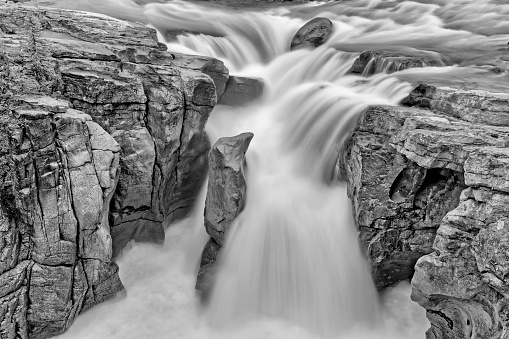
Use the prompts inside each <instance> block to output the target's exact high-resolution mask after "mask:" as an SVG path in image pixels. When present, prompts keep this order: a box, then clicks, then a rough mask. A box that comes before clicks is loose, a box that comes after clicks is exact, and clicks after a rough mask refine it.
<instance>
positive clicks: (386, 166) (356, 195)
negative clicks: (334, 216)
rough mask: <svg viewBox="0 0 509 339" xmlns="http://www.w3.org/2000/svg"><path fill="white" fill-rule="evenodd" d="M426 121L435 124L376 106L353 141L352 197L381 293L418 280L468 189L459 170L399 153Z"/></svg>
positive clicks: (408, 111) (421, 115) (412, 112)
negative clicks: (422, 262) (423, 261)
mask: <svg viewBox="0 0 509 339" xmlns="http://www.w3.org/2000/svg"><path fill="white" fill-rule="evenodd" d="M420 121H430V122H431V121H433V120H432V116H431V113H429V112H427V111H421V110H418V109H412V108H401V107H389V106H376V107H370V108H368V109H367V110H366V111H365V112H364V114H363V115H362V117H361V119H360V121H359V123H358V126H357V128H356V129H355V131H354V132H353V135H352V138H351V139H350V140H349V141H348V143H347V151H346V158H345V164H346V166H345V167H346V168H345V169H346V177H347V182H348V194H349V196H350V197H351V199H352V202H353V207H354V216H355V220H356V222H357V226H358V227H359V230H360V240H361V246H362V248H363V249H364V252H365V253H366V255H367V257H368V260H369V262H370V265H371V270H372V275H373V279H374V281H375V284H376V286H377V287H378V288H379V289H382V288H384V287H387V286H390V285H392V284H395V283H397V282H399V281H401V280H404V279H408V278H410V277H412V275H413V266H414V264H415V262H416V261H417V259H418V258H419V257H421V256H422V255H424V254H428V253H430V252H432V245H433V240H434V238H435V233H436V230H437V228H438V226H439V224H440V221H441V219H442V218H443V217H444V216H445V214H446V213H447V212H448V211H450V210H452V209H453V208H455V207H456V206H457V204H458V202H459V196H460V193H461V191H462V190H463V188H464V187H465V184H464V175H463V173H462V172H461V171H458V170H457V169H456V168H443V169H440V168H437V167H435V166H432V164H431V163H430V164H427V163H426V164H419V163H417V162H415V161H413V159H411V158H408V157H407V156H405V154H403V153H401V152H400V151H398V149H399V148H400V146H399V144H400V143H402V144H404V145H407V143H405V142H408V141H409V139H411V133H412V132H413V131H414V132H416V133H417V132H418V131H419V132H420V131H421V129H420V128H417V127H414V126H415V124H417V123H418V122H420ZM441 123H443V122H440V121H438V122H435V124H436V125H440V124H441ZM410 126H412V127H411V128H412V131H411V130H410V129H411V128H410ZM419 127H420V126H419ZM413 128H415V129H413ZM422 132H423V133H426V132H428V133H432V132H430V131H429V130H424V131H422ZM402 139H403V140H402ZM451 139H454V136H451Z"/></svg>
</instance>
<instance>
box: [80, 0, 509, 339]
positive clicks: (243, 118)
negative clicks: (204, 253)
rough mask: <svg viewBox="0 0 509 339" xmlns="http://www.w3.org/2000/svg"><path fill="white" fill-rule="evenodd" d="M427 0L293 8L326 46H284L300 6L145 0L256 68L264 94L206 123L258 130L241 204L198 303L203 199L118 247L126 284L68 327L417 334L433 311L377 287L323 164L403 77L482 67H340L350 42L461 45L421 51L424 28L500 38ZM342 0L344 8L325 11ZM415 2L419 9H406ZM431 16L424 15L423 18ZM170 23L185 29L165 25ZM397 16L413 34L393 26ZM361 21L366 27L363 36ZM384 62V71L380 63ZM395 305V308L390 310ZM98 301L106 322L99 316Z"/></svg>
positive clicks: (169, 333) (399, 93)
mask: <svg viewBox="0 0 509 339" xmlns="http://www.w3.org/2000/svg"><path fill="white" fill-rule="evenodd" d="M436 2H437V4H419V3H414V2H404V1H395V4H394V6H392V5H391V6H392V7H390V10H387V9H386V8H385V7H384V6H382V5H381V4H382V3H381V2H380V1H378V0H370V1H361V0H358V1H354V0H352V3H355V4H358V5H359V7H360V8H356V9H355V10H354V9H348V5H345V4H342V3H339V4H336V3H334V4H326V5H323V6H322V5H320V6H317V7H311V6H308V7H302V8H306V9H307V10H309V11H310V12H302V13H301V14H302V17H305V15H304V14H303V13H315V12H316V13H321V14H324V13H325V14H329V15H330V17H331V18H332V19H333V21H334V23H335V27H336V31H335V35H334V36H333V38H332V39H331V41H329V42H328V43H327V44H326V45H325V46H322V47H319V48H317V49H315V50H298V51H293V52H290V51H289V48H288V47H289V40H290V37H291V33H292V32H295V31H296V29H297V28H298V27H299V26H300V25H301V24H302V23H303V22H304V21H305V20H304V19H303V18H299V17H298V18H292V17H290V16H287V14H288V12H286V11H285V10H270V11H269V10H267V11H259V12H257V13H242V12H235V11H230V10H218V9H217V8H205V7H201V6H198V5H195V4H190V3H185V2H181V1H173V2H171V3H157V4H149V5H146V6H144V15H145V18H146V19H147V21H148V22H150V24H152V25H153V26H155V27H157V28H158V29H159V30H160V32H161V36H162V38H164V39H166V41H167V43H168V45H169V47H170V49H172V50H175V49H179V50H180V51H187V52H190V53H197V54H205V55H210V56H213V57H218V58H221V59H222V60H224V61H225V63H226V64H227V65H228V66H229V67H230V68H231V69H232V70H233V71H234V72H235V73H237V74H238V73H241V74H243V75H247V76H255V77H261V78H263V79H264V81H265V93H264V95H263V97H262V98H261V99H259V100H258V101H256V102H254V103H252V104H250V105H247V106H244V107H237V108H231V107H226V106H217V107H216V108H215V109H214V111H213V113H212V116H211V118H210V120H209V124H208V126H207V129H208V132H209V135H210V136H211V140H212V141H213V142H214V141H215V140H217V139H218V138H219V137H224V136H233V135H236V134H239V133H242V132H253V133H254V134H255V137H254V139H253V141H252V143H251V146H250V148H249V151H248V153H247V164H248V166H247V171H246V173H247V185H248V189H247V200H246V206H245V209H244V211H243V212H242V213H241V215H240V216H239V217H238V218H237V220H236V221H235V222H234V225H233V227H232V229H231V232H230V234H229V235H228V238H227V241H226V244H225V246H224V248H223V250H222V254H221V256H220V258H219V262H218V265H219V271H218V275H217V279H216V282H215V286H214V289H213V291H212V295H211V299H210V303H209V304H208V306H207V308H206V309H204V310H202V309H200V307H199V306H198V300H197V297H196V296H195V294H194V292H193V287H194V278H195V274H196V272H195V271H196V264H197V258H198V257H199V255H200V251H201V248H202V247H203V244H204V242H205V241H206V236H205V233H204V229H203V221H202V211H203V207H198V208H197V210H196V212H195V215H194V218H192V219H190V220H187V221H185V222H183V223H181V224H179V225H174V226H172V227H171V228H170V229H169V231H168V232H169V233H168V237H169V241H168V243H167V244H166V245H165V247H164V248H163V249H158V248H156V247H152V246H149V245H135V246H134V248H133V249H132V250H131V251H130V252H128V253H127V254H126V256H125V257H124V258H123V259H122V260H121V261H120V263H119V264H120V267H121V274H122V279H123V281H124V282H125V284H126V287H127V297H125V298H121V297H119V298H118V299H117V300H115V301H114V302H112V303H110V304H105V305H102V306H99V307H98V308H97V309H96V311H93V312H92V313H87V314H85V316H84V317H82V318H80V319H78V324H77V326H75V327H73V329H71V332H70V333H71V334H72V336H71V337H74V338H76V337H87V336H88V337H101V336H104V335H106V334H107V335H109V336H111V337H119V338H120V337H121V338H139V337H147V338H148V337H156V338H157V337H179V338H260V337H266V338H306V339H308V338H317V337H320V338H323V337H332V338H340V339H347V338H348V339H352V338H364V339H366V338H374V339H381V338H391V339H395V338H399V339H403V338H404V339H409V338H412V339H414V338H419V337H421V338H422V337H424V330H425V328H426V327H427V326H428V325H429V324H428V323H427V321H426V320H425V318H424V311H423V310H422V309H420V308H419V307H418V306H416V305H412V304H410V302H409V300H408V293H407V292H408V286H406V287H405V288H401V289H395V290H393V291H391V292H390V293H389V294H388V295H386V296H385V297H383V298H382V300H380V298H379V297H378V294H377V293H376V291H375V289H374V287H373V284H372V281H371V278H370V276H369V272H368V267H367V265H366V263H365V260H364V258H363V256H362V254H361V253H360V250H359V246H358V242H357V234H356V229H355V225H354V222H353V220H352V217H351V215H352V212H351V209H350V201H349V200H348V199H347V197H346V188H345V187H344V186H343V185H341V184H338V183H334V182H333V181H332V180H331V178H332V177H333V174H334V169H335V166H336V159H337V154H338V151H339V149H340V147H341V145H342V144H343V142H344V140H345V138H346V137H347V136H348V133H349V131H350V129H351V128H352V126H353V123H354V122H355V120H356V118H357V117H358V116H359V114H360V112H362V110H363V109H364V108H366V107H367V106H368V105H371V104H376V105H396V104H398V102H400V100H401V99H402V98H403V97H405V96H406V95H407V94H408V92H409V91H410V89H411V87H412V86H411V85H410V82H412V81H415V79H419V78H420V77H423V76H424V75H426V76H430V74H431V75H433V76H435V77H437V78H440V77H444V78H451V77H450V75H451V74H452V75H454V76H457V79H449V80H450V81H453V82H454V81H457V82H461V81H464V80H465V79H469V78H468V77H478V74H480V73H478V72H479V71H480V69H478V68H472V67H468V68H465V67H444V68H441V69H438V68H428V69H425V70H407V71H401V72H399V71H397V72H395V73H393V74H385V73H381V74H375V75H373V76H370V77H368V78H366V77H360V76H354V75H349V74H348V70H349V69H350V68H351V66H352V64H353V62H354V60H355V58H356V57H357V55H358V53H357V51H353V52H345V51H338V50H336V49H335V48H331V47H338V46H339V45H342V46H343V47H344V46H347V45H349V46H350V47H351V46H354V45H355V46H356V48H357V47H359V46H364V45H366V44H367V45H369V44H371V45H373V46H374V47H377V46H379V45H380V44H383V43H388V44H389V45H391V46H392V45H398V48H400V47H401V46H406V48H407V49H406V50H416V49H421V50H420V52H423V53H429V54H430V55H431V56H435V57H437V58H438V59H447V58H449V57H450V55H449V53H452V52H454V51H457V50H456V49H455V48H456V46H455V45H454V44H452V45H453V46H454V47H451V48H446V47H444V46H443V44H441V43H439V44H437V45H436V46H438V47H436V48H434V49H433V50H432V51H431V52H430V51H426V48H427V47H429V46H431V45H433V42H434V40H433V39H432V38H430V35H429V34H433V32H439V33H440V34H442V35H441V36H442V37H447V38H458V39H460V40H461V41H463V39H467V38H469V37H473V38H475V40H476V41H478V42H481V43H483V44H484V46H489V45H491V44H495V43H497V41H498V40H500V39H501V38H500V37H495V38H493V39H492V38H491V37H489V36H480V35H479V34H478V32H477V31H475V32H474V31H467V30H462V31H451V30H449V29H445V28H444V27H442V26H443V25H446V26H451V25H453V22H452V21H447V15H446V14H442V15H443V16H442V17H440V16H437V13H441V12H440V10H442V11H444V12H446V9H447V8H448V6H445V5H444V6H442V5H440V4H439V3H440V1H438V0H437V1H436ZM391 4H392V2H391ZM345 6H346V7H345ZM441 6H442V7H441ZM337 8H341V9H342V10H344V12H343V13H342V14H334V13H331V12H334V10H335V9H337ZM504 8H505V7H504ZM311 9H312V10H311ZM418 11H421V12H422V13H423V15H422V18H419V20H415V22H412V23H409V22H407V21H405V16H409V17H411V18H415V17H416V15H417V14H416V13H417V12H418ZM297 12H298V11H297ZM186 13H187V14H186ZM373 13H374V14H373ZM388 13H389V14H388ZM390 13H392V14H390ZM382 14H383V15H382ZM348 15H351V16H352V17H351V18H349V17H347V16H348ZM379 15H380V16H381V17H382V18H381V19H380V18H379V17H378V16H379ZM387 15H389V16H390V15H392V21H391V20H387V17H386V16H387ZM216 17H218V18H219V19H212V18H216ZM184 18H185V19H184ZM339 20H341V21H339ZM356 24H359V27H360V28H358V27H356ZM455 24H456V25H458V24H459V23H458V22H456V23H455ZM426 25H431V28H430V29H429V30H427V31H426V32H423V27H424V26H426ZM173 26H175V27H180V29H181V30H183V31H184V32H180V33H174V29H176V28H175V27H173ZM401 27H403V28H404V31H405V32H408V33H409V34H410V35H411V37H412V39H417V40H416V41H410V40H411V39H410V38H409V37H398V34H400V32H401V30H400V28H401ZM171 32H173V33H171ZM398 32H399V33H398ZM170 33H171V34H176V35H175V36H173V37H172V35H171V34H170ZM340 33H342V34H340ZM360 33H364V34H365V36H364V37H361V38H359V34H360ZM386 33H389V34H387V35H386V36H384V37H383V39H380V41H377V39H379V38H380V37H381V36H382V35H384V34H386ZM400 35H401V34H400ZM418 37H420V39H418ZM347 38H350V39H351V41H347ZM170 40H171V41H170ZM434 46H435V45H434ZM474 54H475V53H474ZM464 56H467V57H466V58H465V59H461V58H462V57H464ZM457 58H458V60H460V59H461V60H462V62H465V63H467V64H468V63H469V62H470V61H471V60H472V55H470V54H469V52H468V51H467V50H466V49H462V50H461V53H459V56H458V57H457ZM382 66H383V67H381V71H383V70H385V71H387V70H388V69H389V68H388V66H387V65H382ZM466 75H468V77H466ZM400 79H405V80H407V81H408V82H406V81H401V80H400ZM201 200H202V204H203V197H202V199H201ZM190 224H192V227H191V225H190ZM156 257H157V259H156ZM147 263H150V265H147ZM140 272H141V273H140ZM398 308H401V309H403V310H402V311H401V312H399V314H397V313H398V312H397V311H395V309H398ZM94 312H95V313H94ZM101 312H102V313H101ZM138 313H139V314H138ZM101 314H102V315H101ZM104 314H108V320H107V321H110V322H111V323H107V322H106V323H105V322H104V321H106V320H103V319H102V318H103V317H104ZM149 314H150V315H151V317H153V318H154V319H150V318H148V317H147V315H149ZM144 316H145V318H144ZM104 318H106V317H104ZM82 319H85V320H82ZM169 319H171V321H169V323H168V324H161V322H164V321H165V320H169ZM92 321H93V322H94V324H95V326H96V328H94V331H93V332H92V333H94V335H93V336H90V335H89V334H90V333H86V331H80V327H79V326H83V324H84V323H87V322H88V323H90V322H92ZM411 321H412V322H411ZM139 322H141V323H142V324H143V327H142V328H141V330H140V329H139V328H137V327H136V326H138V325H137V324H138V323H139ZM117 326H118V328H117ZM402 326H403V327H402Z"/></svg>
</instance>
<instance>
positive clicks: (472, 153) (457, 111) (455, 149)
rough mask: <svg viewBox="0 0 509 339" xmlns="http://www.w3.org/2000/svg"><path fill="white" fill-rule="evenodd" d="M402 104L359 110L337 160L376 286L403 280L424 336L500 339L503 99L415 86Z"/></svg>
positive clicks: (503, 321) (503, 313) (507, 213)
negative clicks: (426, 323)
mask: <svg viewBox="0 0 509 339" xmlns="http://www.w3.org/2000/svg"><path fill="white" fill-rule="evenodd" d="M403 103H404V104H405V105H407V107H392V106H374V107H369V108H368V109H367V110H366V111H365V112H364V113H363V114H362V116H361V118H360V120H359V124H358V126H357V127H356V129H355V130H354V132H353V134H352V137H351V139H350V140H349V141H348V143H347V146H346V152H345V153H344V157H343V165H344V170H345V173H344V175H345V177H346V178H347V181H348V189H349V195H350V197H351V198H352V201H353V207H354V213H355V219H356V222H357V225H358V226H359V229H360V238H361V239H360V240H361V243H362V245H363V248H364V250H365V253H366V255H367V257H368V260H369V263H370V265H371V268H372V273H373V277H374V280H375V282H376V283H377V286H378V287H379V288H383V287H385V286H389V285H391V284H394V283H396V282H397V281H399V280H401V279H405V278H410V277H412V276H413V280H412V286H413V292H412V298H413V299H414V300H415V301H417V302H418V303H419V304H420V305H421V306H423V307H425V308H426V310H427V316H428V319H429V320H430V322H431V325H432V326H431V328H430V329H429V330H428V332H427V338H429V339H431V338H437V339H438V338H440V339H446V338H467V337H468V338H470V337H476V338H500V337H501V335H502V333H505V332H506V331H507V330H509V329H508V324H509V323H508V322H507V307H508V305H509V299H508V297H509V294H508V291H509V279H508V278H507V277H506V266H507V258H506V252H507V246H508V245H507V243H508V241H507V239H506V238H508V235H507V232H506V227H505V226H504V225H505V222H506V219H508V217H509V210H507V208H506V206H507V202H508V201H509V200H508V199H509V195H508V193H509V185H508V184H507V183H508V180H509V179H507V175H506V171H505V170H504V169H505V168H506V167H507V162H508V161H509V160H508V159H509V148H508V146H509V141H508V140H509V124H508V123H507V122H506V121H507V120H506V119H507V114H509V109H508V108H509V96H508V95H507V94H505V93H490V92H486V91H481V90H469V89H464V88H462V89H455V88H450V87H440V86H430V85H419V86H417V87H416V88H415V90H414V91H412V92H411V93H410V95H409V96H408V97H407V98H406V99H404V100H403ZM408 106H415V107H408ZM508 220H509V219H508ZM415 263H416V265H415V273H414V264H415Z"/></svg>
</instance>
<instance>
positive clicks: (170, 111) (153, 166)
mask: <svg viewBox="0 0 509 339" xmlns="http://www.w3.org/2000/svg"><path fill="white" fill-rule="evenodd" d="M0 21H2V25H3V26H2V27H4V28H5V27H14V28H13V29H10V28H9V30H7V29H6V28H5V29H4V28H2V30H3V31H5V32H6V33H5V37H6V40H5V42H4V46H5V48H6V49H7V50H8V51H9V50H15V49H19V48H20V46H19V40H18V39H17V37H18V36H20V35H23V36H26V35H27V34H28V35H29V36H33V37H34V42H35V45H36V47H37V50H38V54H40V58H42V59H43V60H44V62H45V63H51V65H52V67H54V69H55V70H57V73H58V77H59V86H60V88H59V92H60V93H59V95H60V97H63V98H66V99H68V100H69V101H70V102H71V103H72V106H73V107H74V108H77V109H80V110H82V111H84V112H86V113H87V114H89V115H91V116H92V119H93V120H94V121H95V122H97V123H98V124H99V125H100V126H101V127H102V128H104V129H105V130H106V131H107V132H108V133H110V134H111V135H112V136H113V137H114V139H115V140H116V141H117V142H118V143H119V144H120V146H121V153H120V165H121V168H122V171H121V177H120V184H119V186H118V189H117V190H116V192H115V194H114V196H113V200H112V206H111V215H110V219H111V224H112V235H113V240H114V241H113V246H114V252H115V253H118V252H119V251H120V250H121V249H122V247H123V246H124V245H125V244H126V243H127V242H128V241H129V240H131V239H135V240H140V241H154V242H162V241H163V240H164V232H163V228H162V220H163V219H164V218H168V219H175V218H180V217H182V216H183V215H185V214H186V213H187V212H188V211H189V208H190V206H191V205H192V204H193V202H194V199H195V197H196V194H197V191H198V190H199V187H200V185H201V183H202V179H203V178H204V176H205V174H206V168H207V152H208V150H209V148H210V143H209V142H208V140H207V136H206V134H205V132H204V126H205V123H206V121H207V118H208V115H209V113H210V111H211V110H212V108H213V106H214V105H215V103H216V101H217V93H216V90H217V91H218V92H219V93H220V92H222V91H223V90H224V88H225V84H226V81H227V79H228V75H227V69H226V68H225V67H224V66H223V64H222V63H221V62H219V61H217V60H215V59H212V58H205V57H188V56H183V55H179V54H174V53H168V52H165V49H166V46H164V45H161V44H159V43H158V42H157V40H156V32H155V30H153V29H150V28H148V27H145V26H143V25H139V24H135V23H128V22H124V21H119V20H114V19H110V18H107V17H104V16H98V15H92V14H87V13H80V12H73V11H64V10H54V9H52V10H49V9H41V10H40V11H39V12H38V13H37V14H36V13H35V9H30V8H25V7H21V6H5V7H2V11H1V14H0ZM32 21H33V22H32ZM34 27H35V28H34ZM8 31H9V32H12V34H11V33H9V34H7V33H8ZM209 75H210V76H209ZM212 78H213V79H216V83H217V86H215V84H214V82H213V81H212V80H211V79H212Z"/></svg>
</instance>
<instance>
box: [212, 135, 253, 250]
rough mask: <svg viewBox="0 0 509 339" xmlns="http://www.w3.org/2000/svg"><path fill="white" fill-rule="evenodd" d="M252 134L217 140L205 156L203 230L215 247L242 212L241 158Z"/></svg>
mask: <svg viewBox="0 0 509 339" xmlns="http://www.w3.org/2000/svg"><path fill="white" fill-rule="evenodd" d="M253 136H254V135H253V133H242V134H239V135H238V136H235V137H229V138H221V139H219V140H218V141H217V142H216V143H215V145H214V146H213V147H212V149H211V150H210V153H209V167H210V170H209V183H208V187H207V198H206V201H205V228H206V229H207V233H208V234H210V236H211V237H212V239H214V240H215V241H216V243H218V244H219V245H221V246H222V245H223V244H224V241H225V233H227V232H228V230H229V229H230V226H231V223H232V221H233V220H234V219H235V217H236V216H237V215H238V214H239V213H240V211H242V209H243V208H244V202H245V195H246V180H245V177H244V166H245V164H244V163H245V154H246V151H247V148H248V147H249V143H250V142H251V139H252V138H253Z"/></svg>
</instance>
